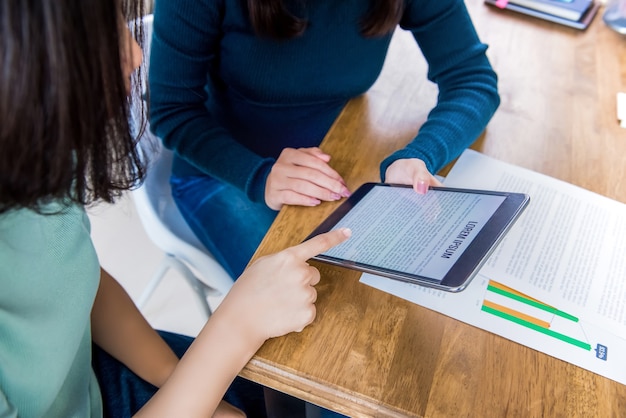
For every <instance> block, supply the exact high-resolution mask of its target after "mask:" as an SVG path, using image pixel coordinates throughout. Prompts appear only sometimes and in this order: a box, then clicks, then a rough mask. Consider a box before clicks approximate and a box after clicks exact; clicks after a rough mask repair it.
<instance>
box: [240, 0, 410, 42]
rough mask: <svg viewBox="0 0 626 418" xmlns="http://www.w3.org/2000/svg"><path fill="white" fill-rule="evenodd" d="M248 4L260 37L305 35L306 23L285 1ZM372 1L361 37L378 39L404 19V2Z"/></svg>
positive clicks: (255, 0) (259, 0)
mask: <svg viewBox="0 0 626 418" xmlns="http://www.w3.org/2000/svg"><path fill="white" fill-rule="evenodd" d="M247 1H248V12H249V14H250V21H251V22H252V26H253V27H254V30H255V31H256V33H257V34H259V35H265V36H269V37H272V38H278V39H288V38H293V37H295V36H298V35H300V34H302V32H304V30H305V28H306V20H305V19H303V18H300V17H297V16H295V15H294V14H292V13H291V12H290V11H289V10H288V9H287V8H286V7H285V4H284V0H247ZM337 1H341V0H337ZM363 1H368V0H363ZM369 1H370V8H369V11H368V12H367V14H366V15H365V16H363V18H362V20H361V33H362V34H363V35H364V36H367V37H375V36H383V35H386V34H388V33H390V32H392V31H393V30H394V29H395V27H396V25H397V24H398V23H399V22H400V19H401V17H402V12H403V10H404V0H369Z"/></svg>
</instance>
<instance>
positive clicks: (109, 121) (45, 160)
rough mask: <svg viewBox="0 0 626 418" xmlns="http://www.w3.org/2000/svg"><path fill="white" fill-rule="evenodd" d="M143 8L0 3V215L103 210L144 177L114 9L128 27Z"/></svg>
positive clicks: (112, 0) (87, 2)
mask: <svg viewBox="0 0 626 418" xmlns="http://www.w3.org/2000/svg"><path fill="white" fill-rule="evenodd" d="M141 3H143V1H141ZM142 8H143V7H142V5H141V4H140V3H139V2H136V1H134V0H127V1H125V0H122V2H120V1H119V0H61V1H59V0H24V1H13V0H7V1H2V2H0V213H2V212H6V211H8V210H10V209H16V208H31V209H34V210H38V209H40V208H41V205H42V204H45V203H47V202H49V201H52V200H65V201H74V202H78V203H81V204H88V203H91V202H93V201H96V200H105V201H108V202H110V201H112V200H113V199H114V198H115V197H116V196H118V195H119V194H120V193H121V192H122V191H123V190H126V189H128V188H130V187H132V186H133V185H135V184H137V182H138V181H140V180H142V179H143V177H144V168H143V165H142V163H141V161H140V158H139V155H138V152H139V151H138V149H137V148H136V146H135V145H136V144H135V140H134V139H133V137H132V136H131V133H130V131H129V119H128V118H129V110H128V109H129V100H130V99H129V98H128V92H127V91H126V87H125V85H126V83H125V80H124V75H123V74H122V70H121V58H120V39H121V30H122V27H121V22H120V11H121V12H122V13H123V14H125V15H126V16H125V17H126V18H128V19H129V20H130V19H134V18H136V17H137V16H140V15H141V13H142V12H143V10H142ZM135 21H137V20H135ZM140 32H141V30H140V29H139V30H136V31H135V33H140ZM134 85H136V83H134ZM137 88H140V87H137ZM131 96H132V95H131Z"/></svg>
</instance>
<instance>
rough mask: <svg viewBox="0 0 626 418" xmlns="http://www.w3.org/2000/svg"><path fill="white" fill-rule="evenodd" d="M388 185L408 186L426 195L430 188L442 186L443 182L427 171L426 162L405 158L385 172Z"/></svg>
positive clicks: (394, 163)
mask: <svg viewBox="0 0 626 418" xmlns="http://www.w3.org/2000/svg"><path fill="white" fill-rule="evenodd" d="M385 182H386V183H397V184H408V185H411V186H413V190H415V191H416V192H417V193H420V194H425V193H426V192H427V191H428V186H442V185H443V184H441V182H440V181H439V180H437V179H436V178H435V176H433V175H432V174H430V173H429V172H428V170H427V169H426V164H424V161H422V160H419V159H417V158H405V159H401V160H397V161H394V162H393V163H392V164H391V165H390V166H389V167H387V171H386V172H385Z"/></svg>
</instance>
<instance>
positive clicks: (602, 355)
mask: <svg viewBox="0 0 626 418" xmlns="http://www.w3.org/2000/svg"><path fill="white" fill-rule="evenodd" d="M595 351H596V357H597V358H599V359H600V360H604V361H606V358H607V356H608V355H609V349H608V347H606V346H604V345H602V344H598V345H597V346H596V350H595Z"/></svg>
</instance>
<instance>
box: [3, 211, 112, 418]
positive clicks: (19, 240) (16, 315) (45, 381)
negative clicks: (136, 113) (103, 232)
mask: <svg viewBox="0 0 626 418" xmlns="http://www.w3.org/2000/svg"><path fill="white" fill-rule="evenodd" d="M61 209H62V208H61V206H60V205H58V204H56V205H48V206H47V207H46V210H47V212H49V213H55V212H57V213H55V214H51V215H41V214H37V213H35V212H33V211H30V210H26V209H21V210H15V211H11V212H8V213H5V214H2V215H0V418H5V417H15V416H19V417H24V418H26V417H47V418H48V417H63V418H68V417H101V416H102V400H101V395H100V390H99V387H98V383H97V380H96V377H95V374H94V372H93V369H92V367H91V325H90V314H91V308H92V306H93V302H94V298H95V295H96V292H97V290H98V284H99V280H100V270H99V263H98V258H97V256H96V252H95V249H94V247H93V245H92V242H91V237H90V225H89V220H88V218H87V215H86V213H85V211H84V209H83V208H82V207H80V206H76V205H73V206H69V207H67V208H65V209H63V210H62V212H60V213H58V211H59V210H61Z"/></svg>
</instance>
